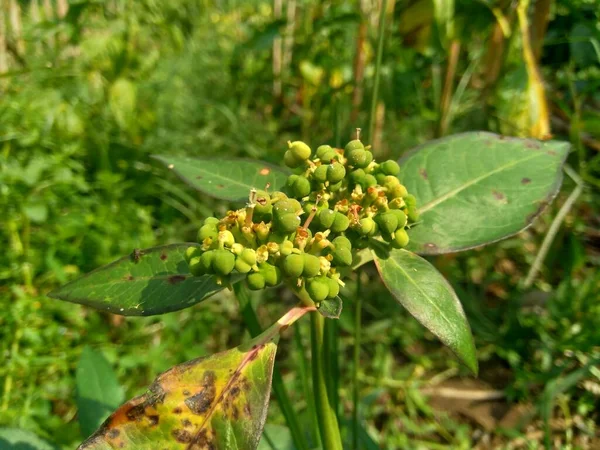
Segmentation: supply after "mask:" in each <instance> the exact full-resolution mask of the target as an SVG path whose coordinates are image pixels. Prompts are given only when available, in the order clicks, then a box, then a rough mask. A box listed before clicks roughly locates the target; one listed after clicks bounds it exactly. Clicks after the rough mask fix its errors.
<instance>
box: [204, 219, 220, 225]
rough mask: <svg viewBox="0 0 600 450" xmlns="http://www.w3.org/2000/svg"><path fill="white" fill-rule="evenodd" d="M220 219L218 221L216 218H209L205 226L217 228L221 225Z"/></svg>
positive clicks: (205, 220) (205, 221)
mask: <svg viewBox="0 0 600 450" xmlns="http://www.w3.org/2000/svg"><path fill="white" fill-rule="evenodd" d="M219 222H220V221H219V219H217V218H216V217H207V218H206V219H204V225H214V226H217V225H219Z"/></svg>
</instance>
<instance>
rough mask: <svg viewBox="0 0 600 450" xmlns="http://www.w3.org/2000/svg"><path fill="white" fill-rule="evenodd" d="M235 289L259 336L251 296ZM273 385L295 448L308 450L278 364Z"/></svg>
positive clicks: (237, 286)
mask: <svg viewBox="0 0 600 450" xmlns="http://www.w3.org/2000/svg"><path fill="white" fill-rule="evenodd" d="M233 289H234V292H235V294H236V297H237V299H238V301H239V303H240V311H241V313H242V317H243V318H244V322H245V323H246V326H247V327H248V331H249V332H250V334H251V335H252V337H255V336H258V335H259V334H261V333H262V331H263V330H262V327H261V326H260V323H259V322H258V317H257V316H256V312H255V311H254V308H253V307H252V303H251V302H250V296H249V293H248V291H247V289H246V288H245V286H244V285H243V284H242V283H236V284H235V285H234V286H233ZM272 385H273V393H274V394H275V399H276V400H277V404H278V405H279V408H280V409H281V412H282V414H283V417H284V418H285V421H286V423H287V426H288V428H289V429H290V433H291V434H292V439H293V441H294V445H295V447H296V448H297V449H298V450H308V448H309V447H308V442H307V441H306V437H305V436H304V433H303V432H302V428H301V427H300V422H299V421H298V416H297V415H296V411H295V410H294V407H293V406H292V402H291V401H290V397H289V395H288V393H287V390H286V388H285V384H284V382H283V377H282V375H281V371H280V370H279V367H278V366H277V364H276V365H275V367H274V369H273V381H272Z"/></svg>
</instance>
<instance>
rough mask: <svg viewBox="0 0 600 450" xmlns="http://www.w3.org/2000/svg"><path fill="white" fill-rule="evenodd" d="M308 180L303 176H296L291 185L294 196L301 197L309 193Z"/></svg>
mask: <svg viewBox="0 0 600 450" xmlns="http://www.w3.org/2000/svg"><path fill="white" fill-rule="evenodd" d="M310 191H311V189H310V181H308V179H307V178H304V177H298V178H297V179H296V181H294V185H293V186H292V192H293V195H294V197H298V198H302V197H306V196H307V195H308V194H310Z"/></svg>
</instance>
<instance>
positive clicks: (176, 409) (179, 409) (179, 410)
mask: <svg viewBox="0 0 600 450" xmlns="http://www.w3.org/2000/svg"><path fill="white" fill-rule="evenodd" d="M181 412H182V409H181V408H180V407H179V406H178V407H177V408H173V414H181Z"/></svg>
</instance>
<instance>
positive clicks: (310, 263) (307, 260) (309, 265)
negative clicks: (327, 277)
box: [302, 253, 321, 278]
mask: <svg viewBox="0 0 600 450" xmlns="http://www.w3.org/2000/svg"><path fill="white" fill-rule="evenodd" d="M320 270H321V262H320V261H319V258H318V257H317V256H315V255H311V254H309V253H304V268H303V269H302V275H304V276H305V277H306V278H312V277H315V276H317V275H318V274H319V271H320Z"/></svg>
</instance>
